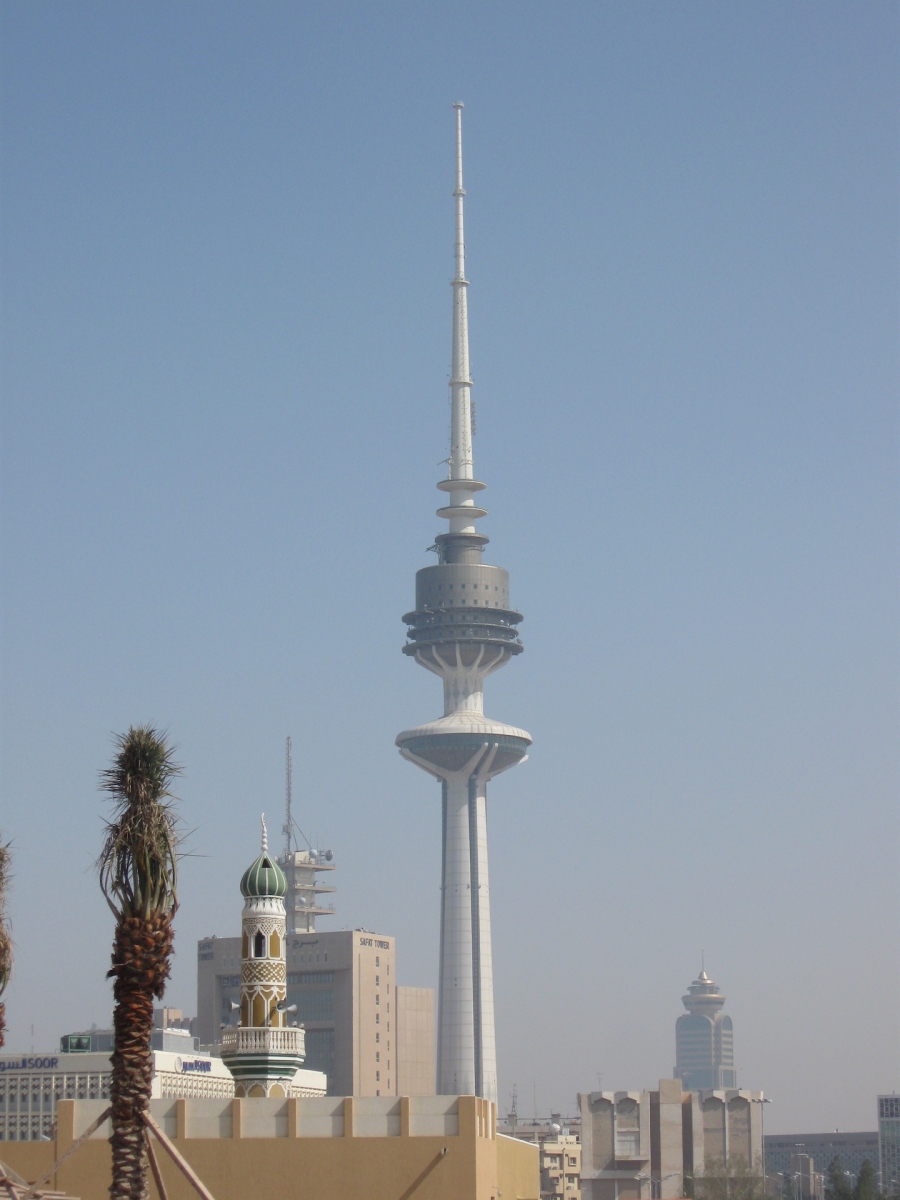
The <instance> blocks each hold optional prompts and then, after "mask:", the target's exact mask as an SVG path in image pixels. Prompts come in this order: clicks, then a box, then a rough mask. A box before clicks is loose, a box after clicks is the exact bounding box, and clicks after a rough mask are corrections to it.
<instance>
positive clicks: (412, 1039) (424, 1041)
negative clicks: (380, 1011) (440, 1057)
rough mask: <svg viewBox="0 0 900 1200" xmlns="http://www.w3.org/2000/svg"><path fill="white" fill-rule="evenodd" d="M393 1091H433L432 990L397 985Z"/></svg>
mask: <svg viewBox="0 0 900 1200" xmlns="http://www.w3.org/2000/svg"><path fill="white" fill-rule="evenodd" d="M396 997H397V1092H398V1094H399V1095H401V1096H433V1095H434V1079H435V1076H434V1071H435V1061H434V991H433V990H432V989H431V988H413V987H398V988H397V989H396Z"/></svg>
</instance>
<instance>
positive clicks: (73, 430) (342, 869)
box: [0, 0, 900, 1132]
mask: <svg viewBox="0 0 900 1200" xmlns="http://www.w3.org/2000/svg"><path fill="white" fill-rule="evenodd" d="M0 16H2V29H0V33H2V71H3V109H4V115H3V122H4V124H3V160H2V164H3V244H2V262H3V276H4V295H3V362H4V366H3V384H4V407H3V426H2V453H3V460H2V465H3V494H2V501H3V504H2V520H3V525H2V551H3V566H4V570H3V594H2V638H3V642H2V650H3V680H4V689H3V774H2V814H0V824H2V828H3V830H4V832H5V833H6V834H7V835H9V836H11V837H12V838H13V839H14V845H15V855H16V860H15V861H16V878H15V885H14V891H13V895H12V916H13V921H14V934H15V938H16V943H17V959H16V971H15V976H14V980H13V983H12V986H11V989H10V992H9V994H8V999H9V1005H8V1008H9V1021H10V1033H9V1038H8V1044H9V1047H10V1048H11V1049H21V1050H27V1049H28V1048H29V1046H30V1045H31V1044H32V1041H33V1045H34V1047H35V1049H46V1048H51V1047H54V1046H55V1045H57V1044H58V1042H57V1039H58V1038H59V1035H60V1034H61V1033H63V1032H65V1031H66V1030H71V1029H77V1028H83V1027H84V1026H85V1025H86V1024H89V1023H90V1022H92V1021H95V1022H97V1023H98V1024H103V1023H106V1022H108V1020H109V1016H110V1009H111V1002H110V990H109V986H108V984H107V982H106V981H105V979H104V975H105V971H106V968H107V965H108V959H109V950H110V943H111V934H112V922H111V917H110V914H109V912H108V910H107V909H106V906H105V903H104V902H103V900H102V899H101V896H100V892H99V889H98V886H97V882H96V877H95V874H94V871H93V867H92V863H93V860H94V858H95V856H96V854H97V852H98V849H99V846H100V843H101V828H102V826H101V816H102V813H103V811H104V807H103V802H102V799H101V797H100V796H99V794H98V792H97V772H98V770H99V769H100V768H102V767H103V766H104V765H105V764H106V763H107V761H108V759H109V757H110V754H111V749H112V743H111V734H112V732H113V731H121V730H124V729H126V728H127V726H128V724H129V723H130V722H139V721H148V720H149V721H154V722H157V723H159V724H160V725H162V726H164V727H166V728H168V729H169V730H170V731H171V734H172V737H173V738H174V740H175V741H176V742H177V743H178V745H179V747H180V750H179V754H180V758H181V761H182V762H183V763H184V767H185V774H184V778H183V780H182V781H181V785H180V795H181V797H182V801H183V803H182V806H181V809H182V815H183V819H184V824H185V827H186V828H187V829H188V830H191V831H193V832H192V835H191V837H190V841H189V845H190V847H191V848H192V850H193V853H194V856H193V857H190V858H188V859H187V860H186V861H185V863H184V866H183V874H182V885H181V910H180V912H179V915H178V919H177V929H178V937H177V952H178V954H177V960H176V964H175V969H174V975H173V980H172V983H171V986H170V989H169V992H168V993H167V999H168V1001H169V1002H170V1003H172V1004H175V1005H177V1006H181V1007H183V1008H185V1009H186V1010H188V1011H190V1012H193V1011H194V1009H195V954H196V946H195V943H196V940H197V939H198V938H199V937H201V936H204V935H208V934H211V933H218V934H221V935H226V934H233V933H235V931H236V930H238V928H239V919H240V906H241V900H240V895H239V893H238V886H237V885H238V880H239V877H240V874H241V872H242V870H243V869H244V867H245V866H246V865H247V863H248V862H249V861H250V860H251V859H252V858H253V857H254V855H255V854H256V852H257V846H258V829H259V813H260V812H261V811H262V810H265V811H266V812H267V813H268V814H269V819H270V823H271V824H272V825H273V826H274V827H275V828H276V829H277V827H278V826H279V825H280V823H281V819H282V816H281V814H282V804H283V787H284V784H283V752H284V738H285V736H286V735H288V734H290V735H291V736H292V738H293V742H294V760H295V796H296V797H297V800H298V808H299V816H300V821H301V824H302V825H303V826H304V828H306V829H307V830H308V831H309V832H310V833H311V835H313V837H314V840H315V841H317V842H318V843H319V844H321V845H323V846H324V845H327V846H329V847H331V848H333V850H334V854H335V860H336V862H337V864H338V866H339V870H338V872H337V873H336V877H335V880H334V881H335V882H336V883H337V885H338V887H339V892H338V895H337V898H336V900H337V905H338V917H337V918H336V919H335V920H334V921H332V922H328V923H323V926H322V927H323V928H325V927H332V928H340V927H342V926H347V927H350V928H352V927H354V926H365V927H367V928H369V929H374V930H378V931H381V932H384V933H389V934H394V935H396V937H397V939H398V954H399V966H400V980H401V982H406V983H409V984H416V985H420V986H426V985H433V984H434V983H435V978H436V971H437V946H438V942H437V935H438V904H439V894H438V883H439V864H440V809H439V789H438V787H437V785H436V784H434V783H433V782H431V781H430V780H429V779H428V777H427V776H425V775H424V774H423V773H421V772H419V771H416V770H415V769H414V768H412V767H411V766H409V765H408V764H407V763H405V762H403V761H402V759H401V758H400V757H399V755H398V753H397V751H396V749H395V748H394V744H393V739H394V737H395V735H396V733H397V732H398V731H399V730H401V729H405V728H408V727H409V726H410V725H413V724H418V723H420V722H422V721H426V720H429V719H432V718H434V717H436V716H439V715H440V712H441V692H440V684H439V682H438V681H437V680H436V679H435V678H434V677H433V676H431V675H429V674H428V673H427V672H425V671H423V670H421V669H420V668H416V667H415V666H414V665H413V664H412V663H411V662H410V660H409V659H407V658H405V657H404V656H403V655H402V654H401V653H400V648H401V646H402V644H403V640H404V626H403V625H402V623H401V621H400V617H401V614H402V613H404V612H406V611H408V610H409V609H410V608H411V607H412V603H413V579H414V573H415V571H416V569H417V568H418V567H420V566H423V565H425V564H427V563H428V562H431V561H434V560H433V557H432V556H430V555H428V554H427V553H426V548H427V547H428V546H429V545H430V544H431V542H432V541H433V539H434V535H435V534H436V533H437V532H439V531H440V526H441V522H439V521H438V519H437V518H436V517H435V516H434V510H435V508H437V507H438V505H439V504H441V503H443V501H442V499H441V494H440V493H439V492H437V491H436V490H435V487H434V485H435V482H436V481H437V480H438V478H440V477H441V475H442V473H443V472H444V471H445V468H443V467H441V466H439V465H438V464H439V463H440V461H441V460H442V459H444V458H445V457H446V454H447V430H448V403H447V388H446V380H447V374H448V365H449V355H450V337H449V335H450V288H449V286H448V282H449V279H450V277H451V273H452V258H451V252H452V241H453V227H452V222H453V201H452V198H451V195H450V193H451V190H452V186H453V111H452V108H451V103H452V102H453V101H454V100H464V101H465V103H466V109H465V141H466V186H467V190H468V200H467V214H466V215H467V249H468V272H469V277H470V279H471V281H472V286H471V289H470V317H471V341H472V363H473V375H474V379H475V383H476V387H475V395H476V399H477V403H478V436H477V438H476V443H475V456H476V468H477V473H478V475H479V476H480V478H482V479H485V480H486V481H487V483H488V485H489V488H488V491H487V492H486V493H484V496H485V505H486V507H487V508H488V510H489V517H488V518H487V520H486V521H485V522H483V523H482V524H483V526H484V530H485V532H487V533H488V534H489V535H490V538H491V543H490V546H489V547H488V550H487V553H486V560H487V561H489V562H492V563H495V564H498V565H501V566H504V567H507V568H509V570H510V572H511V577H512V596H513V602H514V603H515V604H516V606H517V607H518V608H520V609H521V610H522V611H523V612H524V614H525V621H524V624H523V626H522V636H523V640H524V643H525V653H524V655H522V657H521V658H519V659H517V660H516V661H515V662H514V663H512V664H511V665H510V666H509V667H508V668H507V669H506V670H505V671H503V672H501V673H500V674H499V675H497V676H494V677H492V678H491V679H490V680H489V683H488V689H487V710H488V712H489V713H490V714H491V715H493V716H495V717H496V718H498V719H501V720H504V721H507V722H509V723H511V724H514V725H520V726H523V727H524V728H526V729H528V730H529V731H530V732H531V734H532V735H533V737H534V748H533V752H532V754H531V758H530V760H529V761H528V762H527V763H526V764H525V765H524V766H523V767H520V768H518V769H517V770H515V771H511V772H509V773H508V774H506V775H505V776H503V777H502V778H501V779H499V780H498V781H497V782H496V783H494V784H492V785H491V795H490V814H489V821H490V851H491V874H492V914H493V927H494V939H495V941H494V945H495V964H496V1001H497V1012H498V1039H499V1065H500V1094H501V1103H502V1105H503V1106H504V1107H505V1105H506V1103H507V1101H508V1098H509V1095H510V1092H511V1089H512V1087H513V1085H514V1084H518V1088H519V1096H520V1106H519V1107H520V1112H524V1113H526V1114H530V1112H531V1106H532V1099H533V1096H534V1095H535V1094H536V1098H537V1106H538V1109H539V1110H542V1111H547V1110H548V1109H549V1108H550V1107H551V1106H552V1107H554V1108H556V1107H559V1108H562V1109H563V1110H564V1111H572V1110H573V1108H574V1104H575V1094H576V1092H578V1091H579V1090H581V1091H589V1090H592V1089H596V1088H597V1086H598V1075H600V1074H602V1086H603V1087H604V1088H608V1089H624V1088H640V1087H648V1086H651V1085H654V1084H655V1081H656V1080H657V1079H659V1078H660V1077H661V1076H668V1075H669V1074H670V1073H671V1071H672V1067H673V1063H674V1024H675V1020H676V1018H677V1016H678V1015H679V1013H680V1012H681V1011H682V1008H681V1002H680V997H681V995H682V994H683V992H684V990H685V987H686V985H687V984H688V983H689V981H690V980H691V979H692V978H693V977H694V976H695V975H696V974H697V971H698V969H699V966H700V953H701V949H704V950H705V952H706V965H707V969H708V970H709V972H710V973H711V974H712V975H713V976H714V978H715V979H716V980H717V981H718V982H719V983H720V984H721V986H722V988H723V990H724V992H725V993H726V995H727V997H728V1004H727V1011H728V1012H730V1013H731V1015H732V1017H733V1019H734V1027H735V1051H736V1062H737V1069H738V1080H739V1082H740V1083H741V1084H742V1085H743V1086H746V1087H751V1088H754V1089H759V1088H761V1089H764V1090H765V1092H766V1093H767V1094H768V1095H770V1096H771V1097H772V1099H773V1101H774V1103H773V1104H772V1105H771V1107H770V1108H768V1110H767V1114H766V1128H767V1131H774V1132H777V1131H782V1132H793V1131H797V1132H799V1131H803V1132H810V1131H816V1130H827V1129H831V1128H835V1127H838V1126H839V1127H841V1128H843V1129H872V1128H874V1127H875V1123H876V1114H875V1099H874V1098H875V1094H876V1092H878V1091H886V1090H887V1091H889V1090H891V1089H894V1088H897V1089H900V1025H898V1011H900V1009H898V1000H900V987H898V976H900V962H898V944H900V940H898V939H900V920H898V887H897V880H898V875H900V871H898V851H900V830H898V806H897V800H898V796H897V780H898V754H897V727H898V721H897V718H898V665H900V664H898V619H897V573H898V572H897V568H898V501H900V496H898V484H897V478H898V477H897V465H898V463H897V450H898V436H897V435H898V428H897V424H898V422H897V399H898V350H897V341H896V321H897V311H898V305H897V301H898V236H897V185H898V176H900V171H898V165H900V154H898V117H897V113H898V78H900V75H898V65H900V64H898V59H900V54H898V46H900V40H898V34H900V7H898V4H897V3H891V4H885V3H878V2H875V3H871V2H867V3H864V4H858V3H846V4H829V3H822V2H819V0H817V2H816V3H808V4H807V3H783V2H781V0H779V2H776V3H762V2H761V3H743V4H733V3H662V2H659V3H637V2H634V0H628V2H627V3H568V4H564V5H561V4H529V3H521V2H518V3H514V4H513V3H509V4H504V3H491V4H489V5H484V4H481V3H454V4H440V3H427V4H421V3H383V4H363V3H353V4H305V3H276V2H271V0H270V2H267V3H265V4H256V3H242V4H235V3H191V4H184V3H181V2H179V3H172V4H168V3H160V2H154V3H152V4H120V3H112V4H93V3H85V2H82V3H79V4H59V3H42V2H39V0H17V2H10V0H6V3H4V4H3V5H2V7H0ZM32 1023H33V1034H32V1030H31V1026H32Z"/></svg>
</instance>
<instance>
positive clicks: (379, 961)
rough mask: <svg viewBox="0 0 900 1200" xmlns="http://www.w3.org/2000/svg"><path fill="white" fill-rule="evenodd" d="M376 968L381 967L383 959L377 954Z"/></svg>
mask: <svg viewBox="0 0 900 1200" xmlns="http://www.w3.org/2000/svg"><path fill="white" fill-rule="evenodd" d="M375 966H376V967H380V966H381V959H380V958H379V956H378V955H377V954H376V955H375Z"/></svg>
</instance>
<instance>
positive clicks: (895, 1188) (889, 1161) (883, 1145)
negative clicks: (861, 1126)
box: [872, 1092, 900, 1196]
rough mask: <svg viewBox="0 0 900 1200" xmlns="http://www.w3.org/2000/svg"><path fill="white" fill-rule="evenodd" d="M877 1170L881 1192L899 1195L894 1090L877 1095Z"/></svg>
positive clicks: (898, 1106)
mask: <svg viewBox="0 0 900 1200" xmlns="http://www.w3.org/2000/svg"><path fill="white" fill-rule="evenodd" d="M872 1165H873V1166H874V1165H875V1164H874V1163H873V1164H872ZM878 1170H879V1172H880V1175H881V1190H882V1192H883V1193H884V1194H885V1195H886V1196H897V1195H900V1096H898V1095H897V1093H896V1092H894V1093H893V1094H892V1095H890V1096H879V1097H878Z"/></svg>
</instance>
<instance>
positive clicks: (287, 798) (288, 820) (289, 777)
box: [281, 737, 294, 854]
mask: <svg viewBox="0 0 900 1200" xmlns="http://www.w3.org/2000/svg"><path fill="white" fill-rule="evenodd" d="M293 776H294V770H293V762H292V761H291V739H290V738H289V737H288V738H285V742H284V825H283V826H282V828H281V832H282V833H283V834H284V852H285V854H290V852H291V838H292V836H293V832H294V818H293V815H292V813H291V791H292V787H293Z"/></svg>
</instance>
